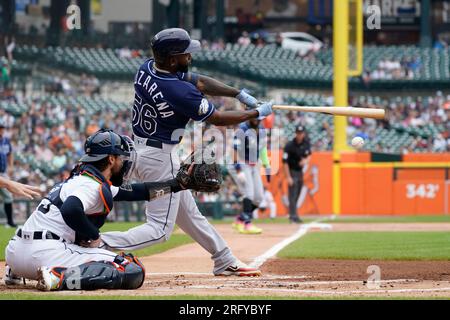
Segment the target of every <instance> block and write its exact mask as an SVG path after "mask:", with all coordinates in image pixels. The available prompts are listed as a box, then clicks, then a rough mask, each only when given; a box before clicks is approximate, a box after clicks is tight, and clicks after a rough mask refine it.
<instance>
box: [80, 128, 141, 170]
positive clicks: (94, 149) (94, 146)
mask: <svg viewBox="0 0 450 320" xmlns="http://www.w3.org/2000/svg"><path fill="white" fill-rule="evenodd" d="M130 143H131V144H132V143H133V142H132V140H131V139H130V138H129V137H127V136H121V135H119V134H117V133H115V132H113V131H112V130H106V129H100V130H99V131H97V132H96V133H94V134H93V135H92V136H90V137H88V138H87V139H86V143H85V144H84V152H85V153H86V154H85V155H84V156H83V157H81V159H80V161H81V162H96V161H98V160H101V159H104V158H106V157H107V156H109V155H122V156H125V157H130V154H131V151H132V150H131V148H132V145H130Z"/></svg>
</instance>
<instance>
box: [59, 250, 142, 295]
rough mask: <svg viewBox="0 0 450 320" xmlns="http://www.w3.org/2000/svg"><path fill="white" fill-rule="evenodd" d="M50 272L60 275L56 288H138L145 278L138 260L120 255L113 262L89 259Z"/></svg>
mask: <svg viewBox="0 0 450 320" xmlns="http://www.w3.org/2000/svg"><path fill="white" fill-rule="evenodd" d="M133 258H134V257H133ZM134 259H135V260H136V261H138V262H139V260H137V258H134ZM52 272H53V274H58V275H59V277H60V284H59V285H58V287H57V288H56V289H57V290H96V289H138V288H140V287H141V286H142V284H143V283H144V278H145V270H144V268H143V267H142V264H140V262H139V264H138V263H136V262H130V261H129V260H128V259H125V258H124V257H122V256H117V257H116V259H115V260H114V262H109V261H91V262H87V263H84V264H82V265H79V266H77V267H71V268H53V269H52Z"/></svg>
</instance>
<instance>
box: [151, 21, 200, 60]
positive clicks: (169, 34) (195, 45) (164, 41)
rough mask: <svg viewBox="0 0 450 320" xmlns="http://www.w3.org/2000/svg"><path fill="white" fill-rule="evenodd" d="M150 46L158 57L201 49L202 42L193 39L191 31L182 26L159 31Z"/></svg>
mask: <svg viewBox="0 0 450 320" xmlns="http://www.w3.org/2000/svg"><path fill="white" fill-rule="evenodd" d="M150 46H151V48H152V50H153V54H154V55H155V56H158V57H167V56H171V55H176V54H183V53H193V52H196V51H198V50H200V42H199V41H198V40H192V39H191V37H190V36H189V33H188V32H187V31H186V30H184V29H181V28H170V29H164V30H162V31H160V32H158V33H157V34H156V35H155V36H154V37H153V39H152V41H151V43H150Z"/></svg>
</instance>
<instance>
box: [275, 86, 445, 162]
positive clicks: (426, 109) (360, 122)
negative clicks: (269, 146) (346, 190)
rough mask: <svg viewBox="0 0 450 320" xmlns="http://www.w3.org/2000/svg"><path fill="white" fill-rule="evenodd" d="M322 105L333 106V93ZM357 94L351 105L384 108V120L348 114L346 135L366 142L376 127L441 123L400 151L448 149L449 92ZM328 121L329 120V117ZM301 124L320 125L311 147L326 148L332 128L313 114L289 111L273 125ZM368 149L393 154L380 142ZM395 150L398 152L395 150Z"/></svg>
mask: <svg viewBox="0 0 450 320" xmlns="http://www.w3.org/2000/svg"><path fill="white" fill-rule="evenodd" d="M323 98H324V101H325V103H324V104H325V105H333V96H331V95H329V96H324V97H323ZM357 99H358V98H357V97H350V101H349V102H350V105H358V106H359V107H366V108H371V107H372V108H382V109H385V110H386V111H387V113H386V114H387V115H386V119H385V120H374V119H369V118H365V119H363V118H358V117H349V118H348V127H347V135H348V137H353V136H361V137H362V138H363V139H365V140H367V139H369V141H370V140H371V139H373V138H375V137H376V135H377V131H378V130H379V129H386V130H393V129H395V128H398V127H399V126H400V127H401V128H403V129H410V128H424V127H426V126H443V128H444V130H443V131H441V132H439V133H438V134H436V135H433V136H429V137H428V138H426V137H423V136H421V135H417V136H416V137H415V138H414V140H413V142H412V143H411V144H409V145H408V146H404V147H402V149H401V150H400V153H403V154H406V153H413V152H418V151H420V152H450V94H449V95H444V94H443V92H441V91H437V92H436V93H435V95H434V96H429V97H425V98H423V97H421V96H418V97H416V98H413V97H410V98H409V99H406V100H405V99H402V98H397V99H391V100H387V99H385V100H383V99H381V100H380V101H373V100H370V101H369V102H367V101H366V102H361V101H358V100H357ZM328 120H330V119H328ZM298 124H302V125H304V126H305V127H306V128H308V127H311V126H320V129H321V131H322V132H325V133H326V135H325V137H324V138H323V139H321V140H318V141H315V142H314V144H313V145H312V147H313V150H329V149H330V145H332V142H333V136H334V131H333V128H332V125H331V122H330V121H323V122H322V123H317V118H316V116H315V114H312V113H298V114H296V113H294V112H289V113H287V114H286V116H282V117H278V118H277V121H276V125H278V126H280V127H283V128H286V129H289V128H292V130H290V131H292V132H293V128H295V126H296V125H298ZM371 151H376V152H384V153H392V152H393V150H392V149H391V146H390V145H388V144H383V143H379V144H377V145H376V146H374V149H373V150H371ZM397 152H398V151H397Z"/></svg>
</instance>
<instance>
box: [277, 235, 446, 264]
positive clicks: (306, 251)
mask: <svg viewBox="0 0 450 320" xmlns="http://www.w3.org/2000/svg"><path fill="white" fill-rule="evenodd" d="M449 244H450V233H449V232H333V233H331V232H330V233H327V232H317V233H309V234H307V235H305V236H304V237H303V238H301V239H299V240H297V241H295V242H294V243H292V244H291V245H289V246H287V247H286V248H284V249H283V250H282V251H281V252H280V253H279V254H278V257H280V258H288V259H297V258H302V259H303V258H317V259H363V260H450V245H449Z"/></svg>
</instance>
